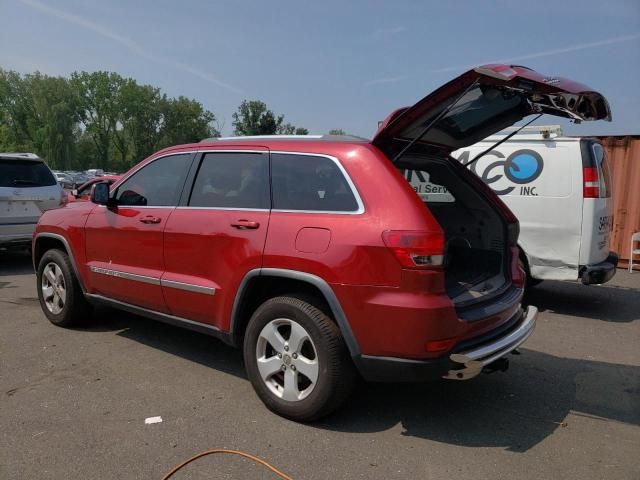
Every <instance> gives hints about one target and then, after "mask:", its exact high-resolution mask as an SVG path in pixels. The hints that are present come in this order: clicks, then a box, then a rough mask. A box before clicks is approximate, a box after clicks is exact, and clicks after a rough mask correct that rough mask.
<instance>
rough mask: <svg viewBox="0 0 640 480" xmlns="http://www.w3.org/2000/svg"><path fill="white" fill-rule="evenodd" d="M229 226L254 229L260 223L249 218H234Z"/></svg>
mask: <svg viewBox="0 0 640 480" xmlns="http://www.w3.org/2000/svg"><path fill="white" fill-rule="evenodd" d="M231 226H232V227H233V228H237V229H238V230H255V229H256V228H258V227H260V224H259V223H258V222H252V221H251V220H236V221H235V222H233V223H232V224H231Z"/></svg>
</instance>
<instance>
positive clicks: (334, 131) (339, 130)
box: [329, 128, 347, 135]
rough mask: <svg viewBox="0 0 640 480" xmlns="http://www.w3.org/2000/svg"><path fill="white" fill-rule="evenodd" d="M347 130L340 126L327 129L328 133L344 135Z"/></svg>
mask: <svg viewBox="0 0 640 480" xmlns="http://www.w3.org/2000/svg"><path fill="white" fill-rule="evenodd" d="M346 134H347V132H345V131H344V130H342V129H341V128H333V129H331V130H329V135H346Z"/></svg>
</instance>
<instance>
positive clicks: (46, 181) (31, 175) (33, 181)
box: [0, 160, 57, 188]
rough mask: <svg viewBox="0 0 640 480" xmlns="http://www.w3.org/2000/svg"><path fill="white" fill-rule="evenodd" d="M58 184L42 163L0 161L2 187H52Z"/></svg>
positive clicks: (0, 182)
mask: <svg viewBox="0 0 640 480" xmlns="http://www.w3.org/2000/svg"><path fill="white" fill-rule="evenodd" d="M56 183H57V182H56V179H55V178H54V176H53V174H52V173H51V170H49V167H47V166H46V165H45V164H44V163H42V162H27V161H24V160H0V187H14V188H33V187H50V186H52V185H55V184H56Z"/></svg>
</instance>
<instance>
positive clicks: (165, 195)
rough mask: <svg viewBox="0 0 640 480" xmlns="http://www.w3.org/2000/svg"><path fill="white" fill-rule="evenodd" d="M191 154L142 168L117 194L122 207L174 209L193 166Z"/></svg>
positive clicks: (176, 156)
mask: <svg viewBox="0 0 640 480" xmlns="http://www.w3.org/2000/svg"><path fill="white" fill-rule="evenodd" d="M190 158H191V154H190V153H186V154H182V155H171V156H169V157H163V158H160V159H158V160H155V161H153V162H151V163H150V164H148V165H146V166H144V167H142V169H140V170H138V171H137V172H136V173H134V174H133V176H132V177H130V178H128V179H127V180H126V181H125V182H124V183H123V184H122V185H120V187H118V192H117V193H116V199H117V200H118V204H119V205H136V206H155V207H162V206H175V205H177V204H178V200H179V199H180V193H181V192H182V187H183V185H184V180H185V177H186V176H187V171H188V170H189V166H190V165H191V162H189V159H190Z"/></svg>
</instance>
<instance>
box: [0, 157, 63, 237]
mask: <svg viewBox="0 0 640 480" xmlns="http://www.w3.org/2000/svg"><path fill="white" fill-rule="evenodd" d="M66 202H67V194H66V193H65V192H64V190H63V189H62V187H61V186H60V185H59V184H58V182H57V181H56V178H55V177H54V175H53V173H52V172H51V170H50V169H49V167H48V166H47V165H46V164H45V163H44V160H42V159H41V158H39V157H38V156H37V155H35V154H33V153H0V249H4V248H8V247H17V246H30V245H31V235H32V234H33V230H34V228H35V226H36V224H37V223H38V219H39V218H40V215H42V212H44V211H45V210H50V209H53V208H58V207H61V206H63V205H64V204H65V203H66Z"/></svg>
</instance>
